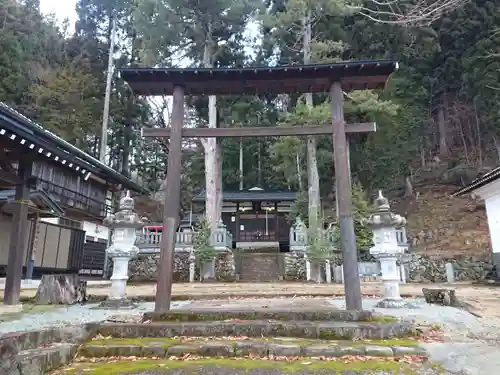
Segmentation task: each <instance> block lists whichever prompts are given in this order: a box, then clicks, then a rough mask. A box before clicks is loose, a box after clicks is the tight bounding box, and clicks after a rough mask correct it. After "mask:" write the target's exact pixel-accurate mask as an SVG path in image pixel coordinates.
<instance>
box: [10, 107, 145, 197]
mask: <svg viewBox="0 0 500 375" xmlns="http://www.w3.org/2000/svg"><path fill="white" fill-rule="evenodd" d="M67 126H71V124H67ZM0 137H3V138H4V139H7V140H8V141H9V142H11V143H13V144H15V145H16V146H17V147H21V148H25V149H26V152H35V153H36V152H37V153H38V154H40V155H41V156H42V157H45V158H47V159H49V160H51V161H55V162H59V163H61V165H63V166H64V167H66V168H69V169H72V170H73V171H74V172H76V173H80V174H81V175H82V176H84V178H85V179H88V178H89V177H90V174H91V173H92V174H96V175H99V176H100V177H101V178H104V179H105V180H108V181H110V182H113V183H115V184H121V185H122V186H123V187H124V188H125V189H130V190H132V191H135V192H142V193H146V191H145V189H144V188H142V187H141V186H139V185H138V184H136V183H135V182H133V181H132V180H130V179H129V178H127V177H125V176H124V175H122V174H121V173H119V172H117V171H115V170H114V169H113V168H110V167H108V166H107V165H105V164H103V163H101V162H100V161H99V160H97V159H96V158H94V157H92V156H90V155H89V154H87V153H85V152H83V151H82V150H80V149H78V148H77V147H75V146H73V145H72V144H70V143H69V142H66V141H65V140H64V139H62V138H60V137H58V136H57V135H55V134H54V133H52V132H50V131H48V130H47V129H45V128H43V127H42V126H41V125H39V124H37V123H36V122H34V121H32V120H31V119H29V118H28V117H26V116H24V115H23V114H21V113H19V112H18V111H16V110H14V109H13V108H11V107H9V106H8V105H6V104H4V103H2V102H0Z"/></svg>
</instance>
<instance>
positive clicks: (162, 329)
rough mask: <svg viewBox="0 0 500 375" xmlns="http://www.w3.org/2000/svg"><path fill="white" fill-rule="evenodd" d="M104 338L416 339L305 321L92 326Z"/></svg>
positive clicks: (404, 328)
mask: <svg viewBox="0 0 500 375" xmlns="http://www.w3.org/2000/svg"><path fill="white" fill-rule="evenodd" d="M94 332H95V334H100V335H102V336H104V337H117V338H140V337H179V336H193V337H228V336H231V337H241V336H245V337H299V338H313V339H318V338H319V339H328V340H333V339H349V340H351V339H389V338H396V337H407V336H414V335H416V330H415V327H414V326H413V325H412V324H411V323H407V322H401V323H359V322H309V321H268V320H249V321H211V322H183V323H176V322H172V323H170V322H166V323H147V324H134V323H124V324H113V323H104V324H97V325H95V326H94Z"/></svg>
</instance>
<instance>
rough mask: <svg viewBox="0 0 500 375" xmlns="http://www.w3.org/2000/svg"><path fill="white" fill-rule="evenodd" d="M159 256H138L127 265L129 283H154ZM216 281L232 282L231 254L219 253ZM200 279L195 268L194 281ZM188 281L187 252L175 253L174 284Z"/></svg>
mask: <svg viewBox="0 0 500 375" xmlns="http://www.w3.org/2000/svg"><path fill="white" fill-rule="evenodd" d="M159 262H160V255H159V254H154V255H140V256H139V257H138V258H136V259H134V260H132V261H131V262H130V264H129V271H128V273H129V277H130V280H131V281H154V280H156V278H157V275H158V265H159ZM215 270H216V272H217V273H216V274H217V279H218V280H221V281H234V279H235V274H234V263H233V254H232V253H229V252H228V253H219V254H217V258H216V261H215ZM199 279H200V270H199V268H198V266H197V267H196V268H195V280H199ZM188 281H189V252H188V251H176V252H175V254H174V282H188Z"/></svg>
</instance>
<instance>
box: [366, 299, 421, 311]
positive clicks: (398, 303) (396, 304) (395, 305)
mask: <svg viewBox="0 0 500 375" xmlns="http://www.w3.org/2000/svg"><path fill="white" fill-rule="evenodd" d="M375 307H380V308H383V309H414V308H416V307H417V306H415V305H414V304H412V303H410V302H408V301H405V300H404V299H403V298H384V299H383V300H382V301H380V302H379V303H377V304H376V305H375Z"/></svg>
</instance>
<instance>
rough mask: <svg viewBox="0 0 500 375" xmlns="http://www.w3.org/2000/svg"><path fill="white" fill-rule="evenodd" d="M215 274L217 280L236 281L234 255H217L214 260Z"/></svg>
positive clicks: (226, 253)
mask: <svg viewBox="0 0 500 375" xmlns="http://www.w3.org/2000/svg"><path fill="white" fill-rule="evenodd" d="M215 274H216V275H217V280H220V281H234V280H236V272H235V268H234V255H233V252H232V251H231V252H229V251H228V252H225V253H219V254H217V258H216V259H215Z"/></svg>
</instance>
